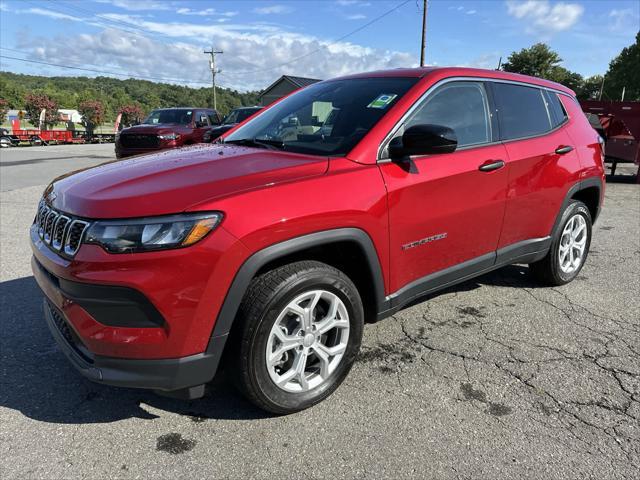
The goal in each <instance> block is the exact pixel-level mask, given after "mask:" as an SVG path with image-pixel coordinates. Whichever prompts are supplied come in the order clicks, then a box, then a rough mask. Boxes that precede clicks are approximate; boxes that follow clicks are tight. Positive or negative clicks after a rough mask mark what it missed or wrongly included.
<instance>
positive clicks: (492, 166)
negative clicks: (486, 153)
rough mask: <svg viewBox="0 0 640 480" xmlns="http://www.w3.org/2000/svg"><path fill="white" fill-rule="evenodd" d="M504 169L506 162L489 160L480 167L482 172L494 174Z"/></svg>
mask: <svg viewBox="0 0 640 480" xmlns="http://www.w3.org/2000/svg"><path fill="white" fill-rule="evenodd" d="M502 167H504V160H487V161H486V162H484V163H483V164H482V165H480V166H479V167H478V170H480V171H481V172H492V171H493V170H498V169H499V168H502Z"/></svg>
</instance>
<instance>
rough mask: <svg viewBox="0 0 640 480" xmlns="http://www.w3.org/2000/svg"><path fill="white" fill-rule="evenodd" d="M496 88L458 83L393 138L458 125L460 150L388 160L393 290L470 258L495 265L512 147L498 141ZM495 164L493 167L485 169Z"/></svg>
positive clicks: (425, 103)
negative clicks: (492, 94) (424, 127)
mask: <svg viewBox="0 0 640 480" xmlns="http://www.w3.org/2000/svg"><path fill="white" fill-rule="evenodd" d="M488 93H489V92H488V91H487V89H486V87H485V83H484V82H482V81H455V82H449V83H446V84H443V85H441V86H440V87H437V88H436V89H435V90H434V91H433V92H432V93H430V94H429V95H428V96H427V97H426V98H425V99H423V100H422V101H421V103H420V104H419V105H418V107H417V108H416V109H415V111H414V112H413V113H412V114H411V115H410V116H409V117H408V118H407V120H406V121H405V122H404V123H403V125H402V126H401V127H400V129H399V130H398V131H397V132H396V134H395V135H394V136H400V135H401V134H402V132H403V131H404V129H405V128H408V127H410V126H412V125H418V124H438V125H444V126H448V127H451V128H452V129H453V130H454V131H455V132H456V135H457V137H458V149H457V150H456V151H455V152H453V153H450V154H440V155H425V156H414V157H411V159H410V161H391V160H385V159H384V157H385V152H384V150H383V153H382V157H383V159H381V160H380V169H381V171H382V175H383V177H384V181H385V184H386V186H387V190H388V202H389V217H390V218H389V220H390V242H391V289H392V291H397V290H399V289H401V288H403V287H406V286H407V285H408V284H410V283H411V282H414V281H416V280H418V279H421V278H422V277H425V276H427V275H429V274H432V273H435V272H439V271H443V270H445V269H447V268H448V267H452V266H457V265H459V264H461V263H463V262H467V261H469V260H471V261H472V262H471V263H472V264H473V265H472V266H471V268H472V269H481V268H485V267H488V266H490V265H493V263H494V253H495V250H496V246H497V244H498V239H499V237H500V229H501V226H502V218H503V216H504V208H505V195H506V186H507V173H506V169H505V168H501V166H503V165H504V160H505V158H506V152H505V147H504V146H503V145H502V144H501V143H499V142H496V141H494V140H496V139H497V138H496V137H494V135H495V125H494V122H493V115H492V113H491V106H490V99H489V94H488ZM487 165H493V167H491V168H488V169H487V168H483V170H481V169H480V168H481V167H483V166H485V167H486V166H487Z"/></svg>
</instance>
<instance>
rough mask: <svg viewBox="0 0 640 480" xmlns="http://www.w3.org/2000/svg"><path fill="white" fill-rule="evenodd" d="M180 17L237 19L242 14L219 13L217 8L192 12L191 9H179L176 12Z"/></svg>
mask: <svg viewBox="0 0 640 480" xmlns="http://www.w3.org/2000/svg"><path fill="white" fill-rule="evenodd" d="M176 13H177V14H178V15H192V16H198V17H210V16H213V15H217V16H223V17H235V16H236V15H238V13H240V12H218V11H217V10H216V9H215V8H205V9H204V10H192V9H191V8H179V9H177V10H176Z"/></svg>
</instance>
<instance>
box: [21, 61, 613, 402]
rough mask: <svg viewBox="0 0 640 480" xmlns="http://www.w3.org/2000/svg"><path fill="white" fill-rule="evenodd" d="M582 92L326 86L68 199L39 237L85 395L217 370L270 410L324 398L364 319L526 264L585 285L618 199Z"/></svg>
mask: <svg viewBox="0 0 640 480" xmlns="http://www.w3.org/2000/svg"><path fill="white" fill-rule="evenodd" d="M602 153H603V152H602V146H601V140H600V138H599V136H598V135H597V133H596V132H595V131H594V130H593V128H591V126H590V125H589V122H588V121H587V119H586V118H585V115H584V114H583V113H582V111H581V109H580V106H579V105H578V103H577V101H576V98H575V96H574V93H573V92H572V91H571V90H569V89H567V88H565V87H563V86H562V85H558V84H556V83H552V82H548V81H545V80H540V79H536V78H531V77H526V76H521V75H515V74H509V73H504V72H499V71H486V70H475V69H467V68H419V69H406V70H402V69H400V70H392V71H381V72H373V73H366V74H360V75H353V76H348V77H343V78H338V79H334V80H328V81H324V82H320V83H316V84H314V85H311V86H309V87H307V88H305V89H303V90H300V91H298V92H296V93H294V94H292V95H290V96H288V97H286V98H285V99H283V100H281V101H279V102H278V103H276V104H273V105H272V106H270V107H269V108H267V109H265V110H263V111H261V112H259V113H258V114H257V115H256V116H254V117H253V118H252V119H251V120H249V121H248V122H246V123H245V124H243V125H241V126H239V127H238V128H237V129H235V130H233V131H231V132H228V133H227V134H225V136H223V139H222V141H221V143H220V144H214V145H210V146H206V147H202V146H200V147H198V148H195V147H193V148H183V149H179V150H174V151H171V152H165V153H164V154H163V155H158V156H155V155H148V156H144V157H141V158H139V159H138V160H136V161H135V162H128V161H122V162H111V163H107V164H104V165H101V166H97V167H94V168H90V169H87V170H84V171H80V172H77V173H73V174H70V175H68V176H66V177H62V178H59V179H56V180H55V181H53V182H52V183H51V184H50V185H49V186H48V187H47V189H46V190H45V192H44V196H43V198H42V201H41V202H40V206H39V208H38V212H37V216H36V219H35V222H34V224H33V226H32V227H31V243H32V248H33V254H34V255H33V262H32V263H33V272H34V275H35V277H36V280H37V282H38V284H39V285H40V287H41V288H42V290H43V291H44V293H45V300H44V311H45V317H46V321H47V323H48V325H49V327H50V329H51V331H52V333H53V336H54V337H55V339H56V340H57V342H58V344H59V345H60V347H61V349H62V350H63V352H64V353H65V354H66V356H67V357H68V358H69V360H70V361H71V362H72V363H73V365H74V366H75V367H76V368H77V369H78V370H79V371H80V372H81V373H82V374H83V375H84V376H85V377H87V378H89V379H91V380H93V381H96V382H101V383H106V384H110V385H118V386H126V387H138V388H147V389H152V390H156V391H158V392H163V393H164V394H167V395H173V396H177V397H182V398H197V397H199V396H201V395H203V393H204V390H205V388H204V387H205V384H207V383H208V382H209V381H210V380H212V378H213V376H214V374H215V373H216V370H217V368H218V365H219V363H220V360H221V357H222V355H223V352H224V353H225V360H224V365H225V368H226V369H231V370H229V371H230V372H231V374H232V377H233V378H234V379H235V380H236V381H237V384H238V385H239V387H240V389H241V390H242V391H243V392H244V393H245V394H246V396H247V397H248V398H249V399H250V400H251V401H253V402H254V403H255V404H257V405H259V406H260V407H262V408H264V409H266V410H269V411H271V412H275V413H288V412H293V411H297V410H301V409H304V408H307V407H309V406H311V405H313V404H315V403H317V402H319V401H321V400H322V399H324V398H326V397H327V396H329V395H330V394H331V393H332V392H333V391H334V390H335V389H336V388H337V387H338V385H339V384H340V383H341V382H342V381H343V380H344V378H345V376H346V375H347V373H348V371H349V369H350V368H351V366H352V365H353V362H354V360H355V359H356V357H357V355H358V350H359V347H360V342H361V338H362V332H363V325H364V323H365V322H373V321H377V320H380V319H382V318H384V317H387V316H389V315H391V314H393V313H394V312H396V311H397V310H399V309H401V308H403V307H404V306H406V305H408V304H410V303H413V302H415V301H416V299H418V298H419V297H422V296H424V295H425V294H430V293H432V292H434V291H436V290H439V289H442V288H445V287H449V286H451V285H453V284H456V283H459V282H462V281H464V280H467V279H469V278H471V277H474V276H477V275H481V274H483V273H486V272H488V271H490V270H494V269H497V268H500V267H502V266H505V265H509V264H513V263H525V264H529V265H530V271H531V273H532V274H533V275H535V277H537V278H539V279H540V280H541V281H542V282H544V283H546V284H548V285H562V284H565V283H567V282H570V281H571V280H573V279H574V278H575V277H576V275H578V272H580V269H581V268H582V266H583V265H584V262H585V260H586V258H587V254H588V252H589V243H590V240H591V234H592V223H593V222H594V221H595V219H596V218H597V216H598V212H599V211H600V208H601V205H602V200H603V195H604V170H603V164H602Z"/></svg>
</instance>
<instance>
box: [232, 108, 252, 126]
mask: <svg viewBox="0 0 640 480" xmlns="http://www.w3.org/2000/svg"><path fill="white" fill-rule="evenodd" d="M258 110H260V109H259V108H238V109H237V110H233V111H232V112H231V113H230V114H229V115H227V118H225V119H224V123H225V125H229V124H231V123H240V122H244V121H245V120H246V119H247V118H249V117H250V116H251V115H253V114H254V113H256V112H257V111H258Z"/></svg>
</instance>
